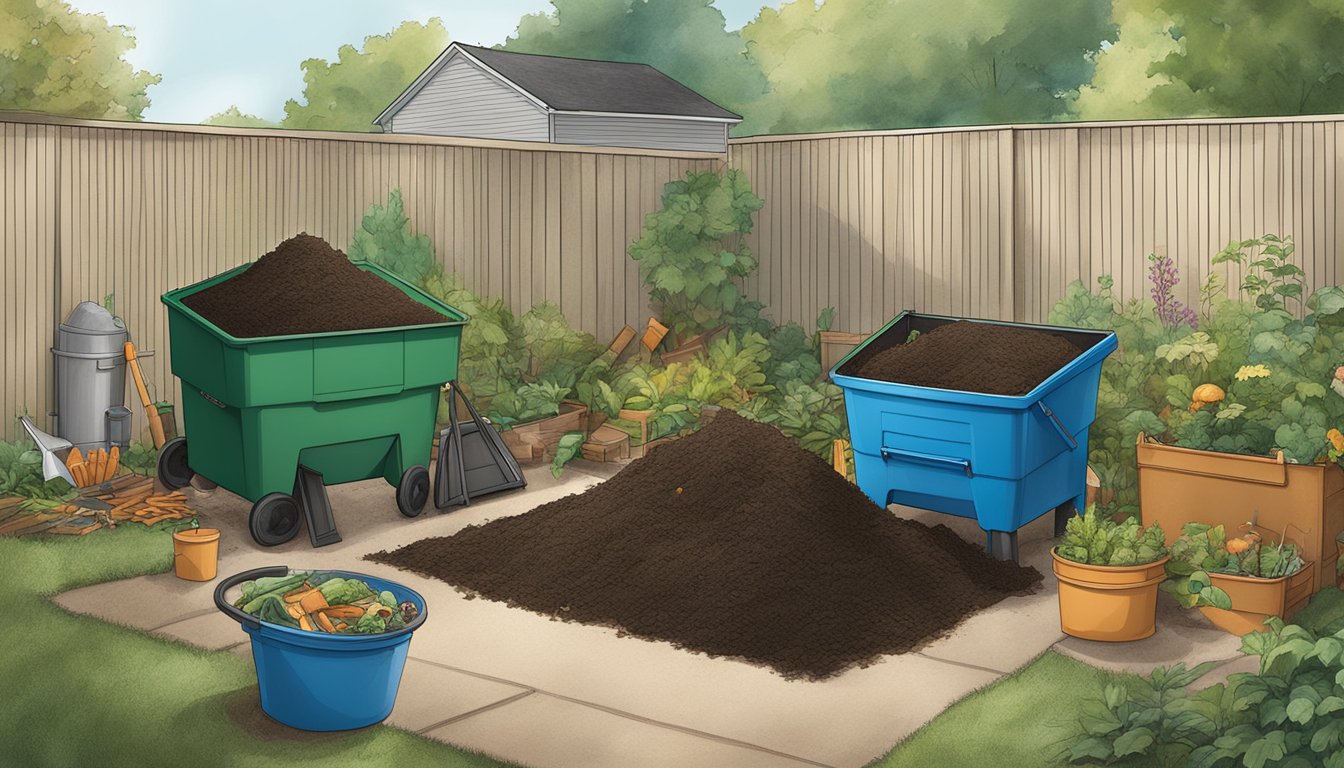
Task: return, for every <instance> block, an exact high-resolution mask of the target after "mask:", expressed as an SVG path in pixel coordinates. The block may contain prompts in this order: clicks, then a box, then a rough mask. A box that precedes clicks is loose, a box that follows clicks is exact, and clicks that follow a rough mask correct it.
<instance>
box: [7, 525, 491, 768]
mask: <svg viewBox="0 0 1344 768" xmlns="http://www.w3.org/2000/svg"><path fill="white" fill-rule="evenodd" d="M171 549H172V547H171V544H170V542H169V540H168V535H167V533H165V532H164V531H162V530H146V529H144V528H143V527H141V526H129V525H124V526H121V527H119V528H118V529H117V530H115V531H95V532H94V533H92V534H90V535H88V536H83V537H61V538H53V539H22V540H15V539H8V538H6V539H0V615H3V616H4V629H3V630H2V631H0V646H3V647H0V679H3V680H4V681H5V682H4V686H3V693H0V722H2V723H5V727H4V728H0V764H3V765H16V766H18V765H22V766H94V765H97V766H109V767H111V766H136V767H137V768H138V767H140V766H174V765H191V766H240V767H241V766H248V767H249V768H250V767H252V766H257V767H262V766H299V765H313V766H323V768H332V767H333V766H347V765H349V766H356V765H360V766H363V765H392V766H398V767H400V766H421V765H423V766H462V767H467V766H470V767H473V768H474V767H475V766H499V765H504V764H502V763H499V762H496V761H494V760H491V759H489V758H486V757H482V756H480V755H476V754H472V753H468V752H464V751H462V750H458V749H454V748H452V747H449V746H447V745H445V744H441V743H439V742H435V741H431V740H428V739H423V738H420V737H418V736H415V735H413V734H409V733H406V732H404V731H399V730H396V729H393V728H388V727H383V726H375V727H373V728H367V729H363V730H360V731H356V732H350V733H340V734H317V733H304V732H300V731H294V730H292V729H289V728H286V727H284V726H281V725H278V724H276V723H274V722H273V721H271V720H270V719H268V718H266V717H265V715H263V714H261V712H260V705H259V703H258V700H257V690H256V679H255V676H254V675H253V673H252V670H251V667H250V666H249V665H248V664H247V662H246V661H245V660H243V659H241V658H239V657H237V656H236V655H234V654H232V653H228V652H209V651H203V650H198V649H195V648H192V647H190V646H186V645H182V644H179V643H175V642H171V641H168V640H163V639H159V638H156V637H153V636H150V635H146V634H142V633H140V632H136V631H134V630H131V629H126V628H123V627H119V626H115V625H112V624H108V623H105V622H102V621H99V620H97V619H92V618H88V617H82V616H73V615H71V614H69V613H67V612H65V611H64V610H62V609H60V608H59V607H57V606H55V605H53V604H52V603H51V602H49V598H50V597H51V596H52V595H54V594H56V593H58V592H63V591H65V590H69V589H74V588H76V587H80V586H85V585H89V584H96V583H100V582H105V581H112V580H115V579H124V578H129V577H131V576H138V575H141V574H146V573H160V572H164V571H167V570H168V569H169V567H170V565H171V560H172V557H171ZM242 638H243V635H242V634H241V632H240V634H239V639H242Z"/></svg>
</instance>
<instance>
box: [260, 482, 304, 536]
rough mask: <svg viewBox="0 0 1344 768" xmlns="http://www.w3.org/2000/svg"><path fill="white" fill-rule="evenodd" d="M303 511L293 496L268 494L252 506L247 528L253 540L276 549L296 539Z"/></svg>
mask: <svg viewBox="0 0 1344 768" xmlns="http://www.w3.org/2000/svg"><path fill="white" fill-rule="evenodd" d="M302 518H303V511H302V510H300V509H299V503H298V502H297V501H295V500H294V497H293V496H290V495H289V494H287V493H268V494H266V495H265V496H262V497H261V498H260V499H257V503H256V504H253V505H252V514H250V515H248V518H247V527H248V528H249V529H250V530H251V531H252V538H253V539H255V540H256V542H257V543H258V544H260V545H262V546H263V547H274V546H275V545H277V544H284V543H285V542H286V541H289V540H290V539H292V538H294V536H295V534H297V533H298V532H299V522H300V521H301V520H302Z"/></svg>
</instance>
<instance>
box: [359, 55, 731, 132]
mask: <svg viewBox="0 0 1344 768" xmlns="http://www.w3.org/2000/svg"><path fill="white" fill-rule="evenodd" d="M458 52H460V53H462V54H464V55H466V56H467V57H469V58H470V59H472V60H474V61H475V62H477V63H478V64H480V65H482V66H483V67H485V68H486V69H487V70H489V71H491V72H493V73H494V74H495V75H497V76H498V77H500V78H501V79H503V80H504V81H506V83H507V84H509V85H511V86H512V87H513V88H515V89H516V90H518V91H520V92H522V93H523V95H525V96H528V97H529V98H531V99H532V100H533V101H535V102H537V103H538V104H539V105H541V106H544V107H546V108H547V109H548V110H549V111H553V112H578V113H601V114H630V115H660V116H669V117H671V116H676V117H690V118H698V119H702V120H714V121H722V122H732V123H735V122H739V121H740V120H741V119H742V116H741V115H738V114H736V113H733V112H730V111H728V110H726V109H724V108H723V107H720V106H719V105H718V104H715V103H714V102H712V101H710V100H709V99H706V98H705V97H704V96H701V95H700V94H698V93H696V92H695V91H693V90H691V89H690V88H687V87H686V86H684V85H682V84H681V83H679V82H677V81H676V80H673V79H672V78H670V77H668V76H667V75H665V74H663V73H662V72H659V71H658V70H657V69H654V68H653V67H651V66H649V65H647V64H628V63H624V62H616V61H592V60H589V59H569V58H564V57H560V56H541V55H537V54H530V53H512V52H508V51H497V50H494V49H492V48H481V47H479V46H475V45H464V44H462V43H457V42H454V43H452V44H451V45H449V46H448V48H447V49H446V50H444V52H443V53H442V54H440V55H439V57H438V58H437V59H435V60H434V63H432V64H430V65H429V67H428V68H427V69H425V71H424V72H422V73H421V74H420V76H419V77H417V78H416V79H415V81H414V82H412V83H411V84H410V85H409V86H407V88H406V90H404V91H402V92H401V95H400V96H398V97H397V98H396V100H394V101H393V102H392V103H391V104H390V105H388V107H387V109H385V110H383V112H382V114H380V115H378V117H377V118H376V119H375V120H374V122H375V123H379V124H385V121H386V120H387V118H389V117H391V116H392V115H394V114H396V113H397V112H398V111H400V110H401V108H402V107H403V106H405V105H406V103H407V102H409V101H410V100H411V99H412V98H414V97H415V95H416V94H417V93H419V91H420V89H421V88H423V87H424V86H425V85H426V84H427V83H429V81H430V80H431V79H433V77H434V75H435V74H436V73H437V72H438V71H439V70H440V69H442V68H443V66H444V65H445V64H447V62H448V60H449V59H451V58H452V56H453V54H455V53H458Z"/></svg>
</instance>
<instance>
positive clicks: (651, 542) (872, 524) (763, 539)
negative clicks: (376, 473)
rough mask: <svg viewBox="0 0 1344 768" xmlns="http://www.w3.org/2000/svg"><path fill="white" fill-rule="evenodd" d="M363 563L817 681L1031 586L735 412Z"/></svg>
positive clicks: (913, 642)
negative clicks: (560, 492)
mask: <svg viewBox="0 0 1344 768" xmlns="http://www.w3.org/2000/svg"><path fill="white" fill-rule="evenodd" d="M369 559H371V560H376V561H379V562H383V563H388V564H391V565H394V566H397V567H400V568H405V569H409V570H412V571H417V572H419V573H422V574H425V575H428V576H434V577H437V578H439V579H442V580H444V581H446V582H448V583H450V584H453V585H456V586H458V587H459V588H460V589H462V590H463V591H465V592H467V593H469V594H478V595H481V596H484V597H487V598H490V599H494V600H501V601H505V602H507V603H509V604H510V605H514V606H520V607H523V608H527V609H530V610H533V611H537V612H540V613H543V614H548V615H551V616H554V617H556V618H561V619H565V620H570V621H578V622H583V623H590V624H601V625H608V626H615V627H617V628H619V629H621V630H623V631H625V632H629V633H631V634H634V635H638V636H641V637H646V638H652V639H657V640H667V641H670V642H672V643H673V644H675V645H678V646H680V647H683V648H687V649H691V650H695V651H701V652H704V653H707V654H710V655H714V656H730V657H739V658H743V659H747V660H750V661H753V662H758V663H762V664H766V665H768V666H770V667H772V668H774V669H775V670H777V671H779V672H780V673H782V674H784V675H785V676H787V677H803V678H813V679H815V678H823V677H828V676H831V675H834V674H836V673H838V672H840V671H842V670H844V669H846V668H849V667H851V666H854V665H866V664H868V663H871V662H873V661H874V660H876V658H877V657H878V656H880V655H883V654H891V653H901V652H905V651H909V650H911V649H914V648H916V647H918V646H919V645H921V644H922V643H924V642H925V641H928V640H930V639H933V638H935V637H937V636H939V635H941V634H945V633H946V632H947V631H948V630H949V629H951V628H952V627H953V626H955V625H956V624H958V623H959V622H960V621H961V620H962V619H963V618H965V617H966V616H967V615H969V614H971V613H974V612H975V611H978V610H980V609H983V608H985V607H988V606H990V605H993V604H994V603H996V602H998V601H999V600H1001V599H1003V598H1004V597H1006V596H1008V595H1011V594H1021V593H1023V592H1027V591H1030V590H1032V589H1033V588H1034V587H1035V586H1036V585H1037V584H1038V583H1039V582H1040V580H1041V574H1040V573H1039V572H1038V571H1036V570H1035V569H1034V568H1022V567H1019V566H1017V565H1015V564H1013V563H1005V562H999V561H996V560H993V559H992V558H990V557H989V556H988V555H987V554H985V552H984V551H983V550H982V549H980V548H978V547H976V546H974V545H972V544H969V543H967V542H966V541H964V540H963V539H961V538H960V537H959V536H957V534H956V533H954V532H953V531H952V530H950V529H949V528H946V527H944V526H941V525H939V526H935V527H932V528H930V527H928V526H925V525H923V524H921V523H917V522H913V521H909V520H903V519H901V518H898V517H896V516H895V515H893V514H891V513H890V512H888V511H887V510H884V509H881V508H879V507H877V506H876V505H875V504H873V503H872V501H870V500H869V499H868V497H866V496H864V495H863V493H862V492H860V491H859V489H858V488H856V487H855V486H854V485H852V484H850V483H849V482H848V481H846V480H845V479H844V478H843V477H841V476H840V475H839V474H837V473H836V472H835V471H834V470H833V469H832V468H831V467H830V465H829V464H827V463H826V462H825V461H823V460H821V459H819V458H818V457H816V456H815V455H813V454H811V453H808V452H807V451H804V450H803V449H802V448H800V447H799V446H798V445H797V443H795V442H794V441H793V440H791V439H789V438H788V437H785V436H784V435H783V434H781V433H780V432H779V431H778V430H776V429H775V428H774V427H771V426H768V425H764V424H758V423H755V422H751V421H748V420H746V419H744V418H742V417H740V416H738V415H736V414H734V413H730V412H724V413H723V414H722V415H720V416H718V417H717V418H716V419H715V420H714V421H713V422H712V423H711V424H709V425H708V426H706V427H705V428H703V429H702V430H701V431H699V432H698V433H696V434H693V435H690V436H688V437H685V438H682V439H680V440H676V441H674V442H672V443H669V444H667V445H663V446H660V447H658V448H656V449H655V450H654V451H652V452H651V453H650V454H649V456H647V457H646V458H644V459H641V460H639V461H636V462H634V463H632V464H631V465H629V466H628V467H626V468H625V469H624V470H622V471H621V472H620V473H619V474H618V475H616V476H615V477H613V478H612V479H610V480H608V481H606V482H605V483H602V484H601V485H599V486H597V487H595V488H593V489H591V490H589V491H587V492H585V493H583V494H578V495H573V496H567V497H565V498H563V499H560V500H558V501H554V502H551V503H549V504H545V505H543V506H540V507H538V508H536V509H534V510H532V511H531V512H529V513H527V514H524V515H519V516H516V517H508V518H503V519H500V520H495V521H493V522H490V523H488V524H485V525H482V526H473V527H469V528H466V529H464V530H462V531H460V532H459V533H457V534H456V535H454V536H450V537H446V538H444V537H441V538H432V539H425V540H422V541H418V542H416V543H414V544H411V545H409V546H406V547H403V548H401V549H399V550H396V551H394V552H378V553H375V554H372V555H369Z"/></svg>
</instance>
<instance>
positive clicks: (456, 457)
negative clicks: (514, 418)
mask: <svg viewBox="0 0 1344 768" xmlns="http://www.w3.org/2000/svg"><path fill="white" fill-rule="evenodd" d="M451 387H452V391H451V393H450V394H449V397H450V398H451V399H450V400H449V401H448V426H447V427H445V428H444V429H443V430H442V431H441V432H439V464H438V467H437V473H436V476H435V479H434V506H435V507H437V508H438V509H444V508H445V507H455V506H466V505H467V504H470V503H471V500H472V499H474V498H476V497H478V496H484V495H486V494H487V493H495V492H496V491H508V490H512V489H514V488H522V487H524V486H526V485H527V480H525V479H523V471H522V470H521V469H520V468H519V467H518V461H517V460H516V459H514V458H513V454H512V453H510V452H509V449H508V446H506V445H504V440H503V438H501V437H500V436H499V433H498V432H496V431H495V428H494V427H492V426H490V424H489V422H487V421H486V420H485V419H483V418H481V415H480V414H479V413H477V412H476V409H475V408H473V407H472V405H471V401H469V400H467V399H466V398H463V399H462V402H464V403H466V405H467V412H468V413H469V414H471V419H470V420H469V421H458V420H457V382H456V381H454V382H451Z"/></svg>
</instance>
